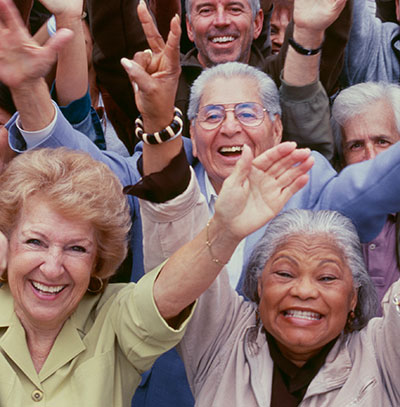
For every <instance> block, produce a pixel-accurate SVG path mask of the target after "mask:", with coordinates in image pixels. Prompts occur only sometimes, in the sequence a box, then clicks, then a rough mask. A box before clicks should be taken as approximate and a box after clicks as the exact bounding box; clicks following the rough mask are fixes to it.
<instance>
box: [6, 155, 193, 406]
mask: <svg viewBox="0 0 400 407" xmlns="http://www.w3.org/2000/svg"><path fill="white" fill-rule="evenodd" d="M0 189H1V194H0V195H1V196H0V230H1V231H2V232H3V233H4V235H5V236H6V239H4V236H3V240H8V244H9V249H8V264H7V269H6V272H5V273H4V274H3V275H2V277H1V279H2V282H3V285H2V287H1V288H0V307H1V310H2V311H1V314H0V326H1V331H0V354H1V359H0V405H4V406H6V405H7V406H11V405H12V406H17V405H18V406H22V405H30V404H31V403H32V401H34V402H40V401H45V402H46V404H47V403H48V404H53V405H57V406H67V405H68V406H70V405H85V406H96V407H98V406H107V407H109V406H128V405H129V403H130V400H131V397H132V394H133V391H134V389H135V388H136V386H137V385H138V384H139V381H140V373H141V372H143V371H145V370H146V369H148V368H149V367H150V366H151V364H152V363H153V362H154V360H155V359H156V358H157V356H158V355H160V354H161V353H163V352H164V351H166V350H168V349H169V348H171V347H172V346H174V345H175V344H176V343H177V342H178V341H179V339H180V338H181V337H182V335H183V332H184V327H185V319H186V316H183V318H182V320H181V323H178V324H175V325H174V327H175V328H174V327H171V326H170V325H169V324H168V322H167V321H166V320H165V319H164V318H163V317H162V301H159V299H158V297H157V295H153V288H155V287H156V285H157V283H155V278H156V275H155V274H153V276H150V278H147V277H146V278H144V279H143V280H142V281H141V282H140V283H138V284H137V285H135V284H129V285H123V284H110V285H108V286H107V281H108V279H109V277H110V276H111V275H112V274H113V273H114V272H115V271H116V269H117V268H118V266H119V265H120V264H121V262H122V260H123V259H124V257H125V255H126V252H127V234H128V231H129V229H130V225H131V221H130V214H129V209H128V205H127V202H126V197H125V196H124V195H123V192H122V186H121V184H120V182H119V181H118V179H117V178H116V177H115V176H114V174H113V173H112V172H111V170H110V169H109V168H108V167H107V166H106V165H105V164H102V163H99V162H96V161H94V160H93V159H92V158H90V157H89V156H88V155H86V154H84V153H80V152H72V151H69V150H67V149H55V150H52V149H43V150H37V151H33V152H30V153H27V154H23V155H20V156H18V157H17V158H15V159H14V160H13V161H12V162H11V163H10V164H9V166H8V168H7V169H6V171H5V172H4V173H3V174H2V175H1V176H0ZM3 240H2V243H3V245H2V247H3V250H4V241H3ZM2 260H3V262H4V256H3V257H2ZM160 289H162V287H160ZM156 303H157V305H156ZM178 314H179V313H178ZM185 315H186V314H185ZM105 389H106V390H107V391H105ZM39 404H40V403H39Z"/></svg>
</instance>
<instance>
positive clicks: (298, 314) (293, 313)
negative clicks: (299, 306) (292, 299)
mask: <svg viewBox="0 0 400 407" xmlns="http://www.w3.org/2000/svg"><path fill="white" fill-rule="evenodd" d="M285 316H286V317H294V318H302V319H309V320H311V321H317V320H319V319H321V315H320V314H317V313H316V312H310V311H299V310H289V311H286V312H285Z"/></svg>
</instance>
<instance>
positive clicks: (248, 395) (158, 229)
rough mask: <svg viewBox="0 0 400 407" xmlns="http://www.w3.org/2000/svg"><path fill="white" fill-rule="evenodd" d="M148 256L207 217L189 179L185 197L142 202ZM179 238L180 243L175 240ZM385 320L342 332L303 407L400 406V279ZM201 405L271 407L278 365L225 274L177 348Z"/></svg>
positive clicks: (169, 247) (167, 249)
mask: <svg viewBox="0 0 400 407" xmlns="http://www.w3.org/2000/svg"><path fill="white" fill-rule="evenodd" d="M141 214H142V221H143V228H144V229H143V234H144V239H145V240H144V256H145V259H149V262H148V263H147V265H148V266H150V264H149V263H153V264H156V263H157V262H160V261H161V260H162V259H163V258H165V256H168V255H169V254H170V253H172V252H173V251H174V250H175V249H177V247H179V246H180V245H182V244H183V243H184V241H183V239H184V237H186V239H191V238H192V237H194V236H195V235H196V234H197V233H198V232H199V230H200V229H202V227H204V224H205V222H206V221H207V219H208V211H207V206H206V203H205V200H204V197H203V195H202V194H201V193H200V190H199V188H198V186H197V184H196V182H195V181H194V177H192V180H191V184H190V185H189V187H188V188H187V190H186V191H185V193H184V194H182V195H180V196H179V197H177V198H175V199H174V200H171V201H168V202H167V203H165V204H162V205H155V204H152V203H149V202H145V201H141ZM177 236H178V237H180V241H179V242H177V241H176V237H177ZM382 305H383V308H384V314H385V316H384V317H383V318H374V319H372V320H371V321H370V322H369V324H368V325H367V327H366V328H364V329H363V330H362V331H358V332H354V333H352V334H348V335H345V334H342V335H341V336H340V337H339V339H338V341H337V342H336V344H335V345H334V347H333V348H332V350H331V351H330V353H329V354H328V356H327V358H326V362H325V365H324V366H323V367H322V368H321V370H320V372H319V373H318V374H317V376H316V377H315V378H314V379H313V381H312V382H311V384H310V386H309V387H308V390H307V393H306V395H305V397H304V399H303V401H302V403H301V404H300V406H301V407H345V406H360V407H361V406H362V407H377V406H379V407H393V406H399V405H400V380H399V379H398V378H399V377H400V347H399V346H398V337H399V335H400V281H398V282H396V283H395V284H394V285H393V286H392V288H391V289H390V290H389V292H388V294H387V295H386V296H385V299H384V300H383V303H382ZM178 351H179V353H180V354H181V356H182V359H183V361H184V364H185V368H186V372H187V376H188V380H189V383H190V386H191V389H192V392H193V394H194V397H195V400H196V406H204V407H210V406H215V407H224V406H227V407H228V406H229V407H234V406H238V407H241V406H246V407H252V406H266V407H267V406H269V405H270V399H271V384H272V371H273V362H272V359H271V357H270V355H269V349H268V344H267V342H266V339H265V335H264V334H263V333H262V330H261V328H260V327H259V326H257V324H256V316H255V306H254V304H252V303H250V302H247V301H244V299H243V298H242V297H241V296H239V295H238V294H237V293H236V292H235V291H234V290H233V289H232V288H231V287H230V284H229V278H228V276H227V274H226V273H225V271H222V273H221V275H220V276H219V277H218V278H217V280H216V281H215V282H214V284H213V285H212V286H211V287H210V288H209V289H208V290H207V291H206V292H205V293H204V294H203V295H202V296H201V297H200V300H199V302H198V304H197V307H196V310H195V312H194V316H193V319H192V321H191V322H190V324H189V326H188V329H187V331H186V334H185V336H184V338H183V340H182V341H181V343H180V344H179V345H178Z"/></svg>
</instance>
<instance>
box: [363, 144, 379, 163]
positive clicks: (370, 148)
mask: <svg viewBox="0 0 400 407" xmlns="http://www.w3.org/2000/svg"><path fill="white" fill-rule="evenodd" d="M376 155H377V154H376V150H375V147H374V145H373V144H372V143H366V144H365V149H364V157H365V160H371V159H373V158H375V157H376Z"/></svg>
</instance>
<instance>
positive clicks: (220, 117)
mask: <svg viewBox="0 0 400 407" xmlns="http://www.w3.org/2000/svg"><path fill="white" fill-rule="evenodd" d="M225 106H232V105H206V106H203V107H202V108H201V109H200V110H199V113H197V116H196V117H197V121H198V122H199V125H200V126H201V127H202V128H203V129H204V130H213V129H216V128H217V127H218V126H220V125H221V123H222V122H223V121H224V120H225V118H226V112H229V111H231V112H233V113H234V115H235V117H236V119H237V120H239V122H240V123H241V124H243V125H244V126H248V127H257V126H259V125H260V124H261V123H262V122H263V120H264V116H265V112H266V111H267V110H266V109H264V108H263V107H262V106H261V105H260V104H259V103H255V102H243V103H237V104H236V105H234V106H233V107H230V108H226V107H225Z"/></svg>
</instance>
